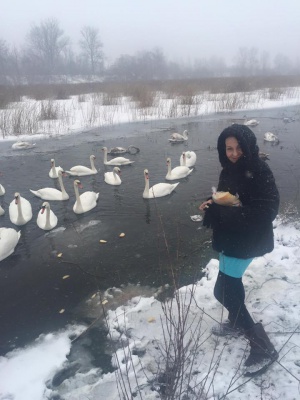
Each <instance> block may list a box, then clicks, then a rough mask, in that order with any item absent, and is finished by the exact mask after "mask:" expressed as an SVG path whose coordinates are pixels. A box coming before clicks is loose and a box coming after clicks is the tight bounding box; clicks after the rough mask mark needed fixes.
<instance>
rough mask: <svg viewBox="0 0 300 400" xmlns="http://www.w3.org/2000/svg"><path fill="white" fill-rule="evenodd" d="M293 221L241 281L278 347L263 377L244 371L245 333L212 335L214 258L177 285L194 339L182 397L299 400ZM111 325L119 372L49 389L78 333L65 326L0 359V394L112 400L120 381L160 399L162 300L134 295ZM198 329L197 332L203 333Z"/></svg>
mask: <svg viewBox="0 0 300 400" xmlns="http://www.w3.org/2000/svg"><path fill="white" fill-rule="evenodd" d="M293 218H294V222H292V223H291V222H289V223H284V222H283V220H282V219H281V218H277V220H276V221H275V223H274V228H275V229H274V234H275V249H274V251H273V252H272V253H270V254H267V255H266V256H264V257H261V258H257V259H255V260H254V261H253V263H252V264H251V265H250V267H249V268H248V270H247V272H246V274H245V278H244V283H245V289H246V296H247V300H246V301H247V305H248V309H249V311H250V313H251V314H252V316H253V318H254V319H255V320H256V321H263V324H264V326H265V328H266V331H267V332H268V333H269V335H270V338H271V340H272V342H273V343H274V344H275V346H276V348H277V350H278V351H279V352H280V355H279V359H278V362H276V363H275V364H274V365H273V366H272V367H271V368H270V369H269V370H268V371H267V372H266V373H265V374H264V375H263V376H262V377H258V378H254V379H252V380H251V379H250V380H249V379H248V380H247V379H246V378H244V377H243V375H242V372H243V368H242V363H243V358H244V357H245V355H247V353H248V351H249V348H248V347H247V343H246V341H245V340H244V339H243V338H242V337H239V338H219V339H217V338H216V337H214V336H212V335H211V334H210V328H211V326H212V324H214V323H215V320H217V321H220V319H221V317H222V309H221V306H220V305H219V304H218V303H217V301H216V300H215V299H214V296H213V286H214V282H215V278H216V275H217V272H218V261H217V260H214V259H213V260H211V261H210V262H209V264H208V265H207V267H206V276H205V277H203V278H202V279H201V280H200V281H199V282H197V283H195V285H190V286H187V287H182V288H181V289H180V290H179V298H180V299H181V302H182V304H185V307H183V308H182V309H183V314H182V315H185V312H184V311H185V310H188V313H187V325H186V326H187V330H186V335H185V338H184V343H185V344H187V343H188V342H189V340H190V339H191V342H190V344H189V346H187V348H186V350H185V352H186V354H187V355H188V356H189V357H188V359H187V360H186V370H185V373H184V374H183V382H182V388H181V394H182V395H183V394H184V393H187V392H188V393H189V397H188V398H189V399H199V398H200V397H199V396H200V393H202V394H203V397H201V398H203V399H221V398H223V399H224V398H226V399H230V400H240V399H241V398H242V399H249V400H250V399H251V400H252V399H261V398H263V399H282V398H285V399H289V400H292V399H295V400H296V399H298V398H299V396H300V390H299V382H300V327H299V315H300V304H299V301H298V299H299V292H300V272H299V271H300V248H299V239H300V221H299V216H298V215H297V214H295V215H294V217H293ZM191 296H192V299H191ZM190 299H191V301H190ZM189 304H190V305H189ZM99 307H100V305H99ZM171 309H172V315H173V317H174V321H176V318H177V316H178V312H177V306H176V302H175V303H174V302H173V306H171V303H168V305H167V310H171ZM225 316H226V313H224V318H225ZM199 321H201V323H200V325H199ZM162 322H163V323H162ZM108 324H109V328H110V338H111V339H112V340H113V341H114V342H115V343H118V346H119V350H117V351H116V352H115V353H114V354H113V355H112V365H113V366H114V367H115V368H116V371H117V372H116V373H107V374H102V373H101V371H100V370H97V369H90V370H88V371H86V372H80V373H77V374H75V375H74V377H72V378H69V379H66V380H65V381H64V382H62V383H61V385H60V386H59V387H57V388H53V387H52V388H51V378H52V377H53V376H54V375H55V373H56V372H57V371H58V370H59V369H60V368H62V367H63V366H65V365H66V356H67V354H68V353H69V351H70V348H71V346H72V343H71V341H70V340H69V339H68V336H69V335H70V334H74V333H77V334H79V333H80V332H82V327H73V328H72V329H70V328H68V329H67V330H66V331H65V332H60V333H57V334H53V335H47V336H42V337H41V338H39V339H38V340H37V341H35V342H34V343H32V344H31V345H30V346H28V347H27V348H25V349H17V350H15V351H13V352H11V353H9V354H7V355H6V356H5V357H2V358H1V359H0V376H1V389H0V399H2V400H4V399H6V400H7V399H12V398H14V399H15V400H41V399H51V398H55V397H51V396H54V395H55V394H56V395H60V396H61V397H57V398H61V399H65V400H82V399H84V398H89V399H91V400H92V399H95V400H96V399H97V400H100V399H106V400H117V399H120V398H121V396H120V391H121V392H122V389H121V387H122V385H125V386H124V387H125V388H126V389H124V387H123V391H124V390H125V391H126V393H127V394H128V396H129V397H128V398H132V397H134V398H136V399H148V400H149V399H159V398H161V397H160V394H159V390H160V387H162V381H161V380H160V381H159V380H158V374H159V372H163V371H164V364H165V362H164V357H162V352H161V351H160V350H159V349H160V348H161V347H162V348H164V336H163V335H164V333H165V332H166V326H167V322H166V321H165V314H164V312H163V311H162V307H161V303H160V302H159V301H158V300H157V299H155V298H154V297H150V298H143V297H136V298H133V299H132V300H131V301H129V302H128V304H125V305H123V306H121V307H119V308H118V309H116V310H115V311H111V312H109V314H108ZM162 326H164V329H163V328H162ZM197 332H198V333H200V332H201V334H200V336H198V335H197ZM193 334H194V337H193ZM197 338H198V339H199V342H197V343H196V340H197ZM195 346H197V348H196V347H195ZM78 361H79V362H80V358H78ZM188 365H189V366H188ZM35 366H36V367H35ZM160 377H162V374H160ZM187 385H189V390H188V391H187ZM46 386H48V388H47V387H46ZM129 387H130V388H129ZM178 390H179V389H178ZM131 396H132V397H131ZM225 396H226V397H225ZM174 398H182V397H180V396H179V395H178V397H176V396H175V397H174Z"/></svg>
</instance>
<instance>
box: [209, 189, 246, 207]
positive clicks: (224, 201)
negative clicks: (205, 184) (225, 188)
mask: <svg viewBox="0 0 300 400" xmlns="http://www.w3.org/2000/svg"><path fill="white" fill-rule="evenodd" d="M212 199H213V201H214V202H215V203H217V204H220V205H221V206H239V205H241V203H240V201H239V197H238V196H234V195H233V194H231V193H229V192H214V193H213V194H212Z"/></svg>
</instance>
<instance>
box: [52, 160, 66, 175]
mask: <svg viewBox="0 0 300 400" xmlns="http://www.w3.org/2000/svg"><path fill="white" fill-rule="evenodd" d="M58 171H63V168H62V167H56V166H55V160H54V158H52V159H51V169H50V171H49V176H50V178H58V175H57V173H58Z"/></svg>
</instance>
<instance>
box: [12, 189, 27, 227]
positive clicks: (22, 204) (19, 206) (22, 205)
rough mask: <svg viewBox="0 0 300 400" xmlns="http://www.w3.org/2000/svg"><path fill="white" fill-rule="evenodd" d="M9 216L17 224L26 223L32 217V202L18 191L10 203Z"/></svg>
mask: <svg viewBox="0 0 300 400" xmlns="http://www.w3.org/2000/svg"><path fill="white" fill-rule="evenodd" d="M9 218H10V220H11V222H12V223H13V224H15V225H25V224H26V223H27V222H28V221H30V220H31V218H32V208H31V204H30V203H29V201H28V200H26V199H24V197H21V196H20V193H18V192H16V193H15V198H14V200H13V201H12V202H11V203H10V205H9Z"/></svg>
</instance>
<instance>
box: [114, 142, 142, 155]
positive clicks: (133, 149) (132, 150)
mask: <svg viewBox="0 0 300 400" xmlns="http://www.w3.org/2000/svg"><path fill="white" fill-rule="evenodd" d="M139 151H140V149H139V148H138V147H136V146H133V145H132V144H131V145H130V146H129V147H128V148H127V149H125V147H113V148H111V149H110V150H109V151H108V152H107V154H124V153H130V154H136V153H138V152H139Z"/></svg>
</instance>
